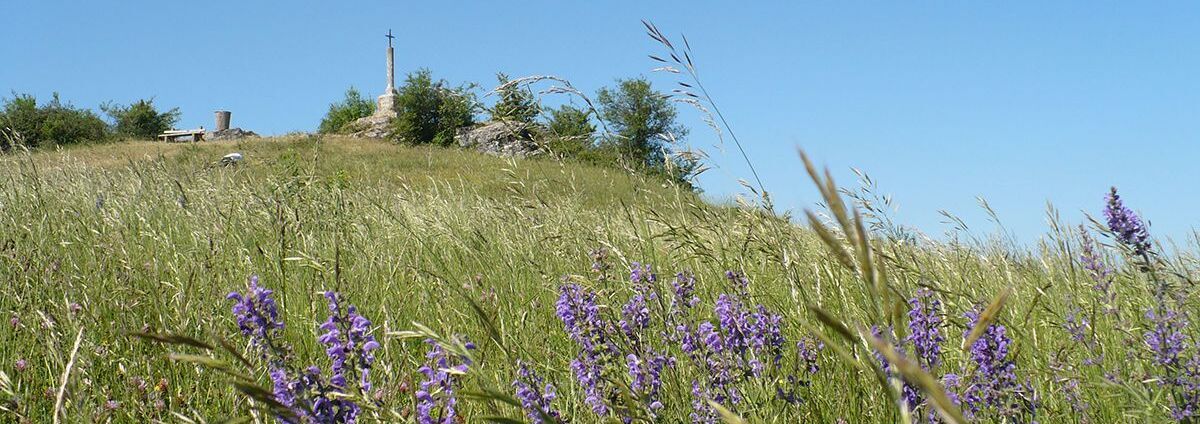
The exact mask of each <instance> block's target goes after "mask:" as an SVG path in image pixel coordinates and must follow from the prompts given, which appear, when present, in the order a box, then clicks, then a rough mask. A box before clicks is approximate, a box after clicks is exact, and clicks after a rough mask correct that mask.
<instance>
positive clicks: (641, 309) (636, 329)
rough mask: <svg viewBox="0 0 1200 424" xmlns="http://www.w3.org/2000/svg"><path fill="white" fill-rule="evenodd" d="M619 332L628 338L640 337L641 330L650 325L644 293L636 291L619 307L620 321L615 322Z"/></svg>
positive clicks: (634, 339) (636, 338)
mask: <svg viewBox="0 0 1200 424" xmlns="http://www.w3.org/2000/svg"><path fill="white" fill-rule="evenodd" d="M617 325H618V326H619V327H621V332H623V333H625V336H626V337H629V339H630V340H633V341H635V342H636V341H638V340H640V339H641V335H640V333H641V331H642V330H643V329H645V328H646V327H648V326H650V306H649V305H647V304H646V295H644V294H642V293H636V294H634V295H633V297H630V298H629V302H626V303H625V307H623V308H621V321H619V322H618V323H617Z"/></svg>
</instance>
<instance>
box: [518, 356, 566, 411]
mask: <svg viewBox="0 0 1200 424" xmlns="http://www.w3.org/2000/svg"><path fill="white" fill-rule="evenodd" d="M513 388H514V389H516V395H517V400H519V401H521V407H522V408H524V409H525V411H526V416H528V417H529V421H530V422H532V423H533V424H541V423H542V422H544V419H545V418H550V419H551V420H554V421H559V420H560V419H561V417H562V415H561V414H560V413H559V412H558V411H557V410H555V409H554V407H553V406H551V405H550V403H551V402H553V401H554V398H555V391H554V386H553V385H551V384H550V383H546V384H545V386H542V378H541V377H540V376H538V375H537V373H535V372H533V370H531V369H529V367H528V366H526V364H525V362H524V361H521V360H517V379H516V380H515V381H513Z"/></svg>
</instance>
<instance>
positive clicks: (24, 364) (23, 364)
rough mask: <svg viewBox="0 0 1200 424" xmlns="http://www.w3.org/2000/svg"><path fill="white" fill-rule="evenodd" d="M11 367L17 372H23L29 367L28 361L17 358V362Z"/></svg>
mask: <svg viewBox="0 0 1200 424" xmlns="http://www.w3.org/2000/svg"><path fill="white" fill-rule="evenodd" d="M13 368H14V369H16V370H17V372H25V370H26V369H27V368H29V362H28V361H26V360H24V359H18V360H17V362H16V363H14V364H13Z"/></svg>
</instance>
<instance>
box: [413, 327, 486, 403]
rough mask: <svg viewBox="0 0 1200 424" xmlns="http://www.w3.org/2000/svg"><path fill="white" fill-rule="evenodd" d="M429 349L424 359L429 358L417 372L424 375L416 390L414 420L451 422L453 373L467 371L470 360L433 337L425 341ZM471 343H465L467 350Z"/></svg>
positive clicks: (453, 398) (455, 400)
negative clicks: (449, 349) (415, 416)
mask: <svg viewBox="0 0 1200 424" xmlns="http://www.w3.org/2000/svg"><path fill="white" fill-rule="evenodd" d="M425 342H426V343H429V345H430V346H432V348H431V349H430V350H429V353H427V354H426V355H425V358H427V359H428V360H429V362H427V363H426V364H425V365H424V366H422V367H421V368H420V369H418V371H420V372H421V374H424V375H425V380H424V381H422V382H421V385H420V387H419V388H418V389H417V392H416V397H417V422H418V423H420V424H453V423H454V422H455V417H456V416H457V412H456V409H455V406H456V405H457V403H458V401H457V399H456V398H455V396H454V387H455V384H454V383H455V377H454V375H455V374H463V373H466V372H467V369H468V367H469V366H470V365H471V362H470V360H469V359H468V358H466V357H462V356H458V355H452V354H451V353H450V352H447V351H446V349H444V348H443V347H442V345H441V343H438V342H437V341H436V340H432V339H429V340H425ZM473 346H474V345H473V344H469V343H468V346H467V348H468V349H471V348H472V347H473Z"/></svg>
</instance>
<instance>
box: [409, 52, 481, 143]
mask: <svg viewBox="0 0 1200 424" xmlns="http://www.w3.org/2000/svg"><path fill="white" fill-rule="evenodd" d="M478 109H479V101H478V100H476V98H475V94H474V93H472V92H471V86H459V87H453V88H452V87H449V86H448V83H447V82H446V81H445V80H437V81H434V80H433V77H432V75H431V74H430V72H429V70H428V69H422V70H419V71H417V72H414V73H411V74H409V75H408V78H406V79H405V82H404V85H403V86H401V87H400V89H399V90H397V93H396V114H397V116H396V118H395V119H394V120H392V126H391V136H392V138H394V139H396V140H397V141H401V142H404V143H410V144H426V143H433V144H437V145H443V146H446V145H450V144H452V143H453V142H454V133H455V132H456V131H458V129H459V128H462V127H466V126H470V125H471V124H474V123H475V111H476V110H478Z"/></svg>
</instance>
